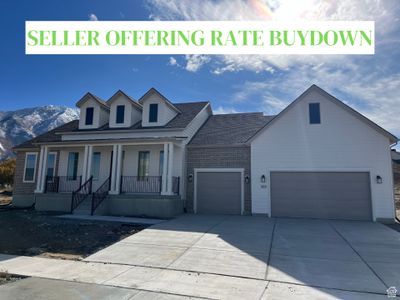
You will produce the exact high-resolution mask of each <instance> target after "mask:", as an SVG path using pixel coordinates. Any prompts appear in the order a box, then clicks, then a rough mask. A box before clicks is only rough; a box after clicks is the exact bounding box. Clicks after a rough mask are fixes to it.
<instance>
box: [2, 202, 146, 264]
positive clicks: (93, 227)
mask: <svg viewBox="0 0 400 300" xmlns="http://www.w3.org/2000/svg"><path fill="white" fill-rule="evenodd" d="M55 216H56V215H55V214H50V213H40V212H35V211H34V210H4V209H0V253H3V254H15V255H28V256H42V257H52V258H60V259H73V260H79V259H82V258H84V257H86V256H88V255H90V254H92V253H94V252H97V251H98V250H100V249H102V248H104V247H106V246H109V245H111V244H113V243H115V242H117V241H119V240H121V239H123V238H125V237H127V236H129V235H132V234H134V233H136V232H138V231H140V230H142V229H144V228H145V226H142V225H134V224H123V223H116V222H99V221H84V220H72V219H71V220H69V219H63V218H57V217H55ZM0 271H1V270H0Z"/></svg>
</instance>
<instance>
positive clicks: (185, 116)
mask: <svg viewBox="0 0 400 300" xmlns="http://www.w3.org/2000/svg"><path fill="white" fill-rule="evenodd" d="M174 105H175V106H176V107H177V108H179V110H180V111H181V113H179V114H177V115H176V116H175V118H173V119H172V120H171V121H170V122H169V123H168V124H166V125H165V126H160V127H142V126H141V122H138V123H136V124H134V125H133V126H131V127H129V128H110V127H109V126H108V124H106V125H104V126H102V127H100V128H98V129H79V120H74V121H71V122H69V123H66V124H64V125H61V126H59V127H57V128H55V129H53V130H50V131H48V132H46V133H44V134H41V135H39V136H37V137H35V138H33V139H31V140H29V141H26V142H24V143H22V144H20V145H18V146H15V147H14V149H15V150H17V149H27V148H34V147H36V145H35V144H36V143H46V142H51V143H53V142H61V134H60V133H71V132H74V133H77V132H85V133H87V132H102V131H103V132H104V131H113V130H118V131H130V130H146V129H152V130H154V129H157V128H158V129H163V128H167V129H183V128H186V127H187V126H188V125H189V124H190V122H191V121H192V120H193V119H194V117H195V116H196V115H197V114H198V113H199V112H200V111H201V110H202V109H203V108H205V107H206V106H207V105H209V102H188V103H175V104H174Z"/></svg>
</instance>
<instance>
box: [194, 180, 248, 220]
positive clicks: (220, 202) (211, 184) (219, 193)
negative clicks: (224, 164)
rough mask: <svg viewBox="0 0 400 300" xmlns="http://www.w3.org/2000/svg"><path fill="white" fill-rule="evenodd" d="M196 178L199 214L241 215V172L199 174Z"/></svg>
mask: <svg viewBox="0 0 400 300" xmlns="http://www.w3.org/2000/svg"><path fill="white" fill-rule="evenodd" d="M196 177H197V179H196V180H197V192H196V202H197V212H198V213H206V214H240V213H241V173H240V172H199V173H197V176H196Z"/></svg>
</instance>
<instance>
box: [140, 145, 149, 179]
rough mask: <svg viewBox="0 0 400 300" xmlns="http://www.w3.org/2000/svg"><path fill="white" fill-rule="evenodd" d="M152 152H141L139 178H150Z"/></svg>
mask: <svg viewBox="0 0 400 300" xmlns="http://www.w3.org/2000/svg"><path fill="white" fill-rule="evenodd" d="M149 164H150V152H149V151H139V163H138V177H144V176H149Z"/></svg>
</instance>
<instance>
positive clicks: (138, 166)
mask: <svg viewBox="0 0 400 300" xmlns="http://www.w3.org/2000/svg"><path fill="white" fill-rule="evenodd" d="M140 153H148V166H147V167H148V173H149V174H150V151H148V150H143V151H139V152H138V165H137V177H138V178H143V177H146V176H150V175H143V176H141V175H140Z"/></svg>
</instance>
